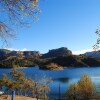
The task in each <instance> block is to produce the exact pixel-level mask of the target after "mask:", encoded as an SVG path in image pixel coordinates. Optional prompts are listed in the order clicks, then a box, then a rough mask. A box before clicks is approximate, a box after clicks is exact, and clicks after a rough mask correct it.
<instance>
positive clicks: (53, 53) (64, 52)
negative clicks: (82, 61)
mask: <svg viewBox="0 0 100 100" xmlns="http://www.w3.org/2000/svg"><path fill="white" fill-rule="evenodd" d="M68 55H72V52H71V51H70V50H68V49H67V48H66V47H61V48H58V49H52V50H49V52H48V53H46V54H43V55H42V57H44V58H51V57H59V56H68Z"/></svg>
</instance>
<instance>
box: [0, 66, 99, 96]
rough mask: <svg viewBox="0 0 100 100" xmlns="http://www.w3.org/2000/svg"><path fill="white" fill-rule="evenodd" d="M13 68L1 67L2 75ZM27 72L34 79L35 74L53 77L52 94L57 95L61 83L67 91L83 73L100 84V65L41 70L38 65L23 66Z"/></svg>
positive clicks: (63, 91) (62, 87)
mask: <svg viewBox="0 0 100 100" xmlns="http://www.w3.org/2000/svg"><path fill="white" fill-rule="evenodd" d="M10 70H11V69H0V77H1V75H2V73H8V72H9V71H10ZM23 71H24V72H25V74H26V75H27V76H29V77H31V78H32V79H34V76H36V75H37V77H38V78H39V79H40V78H41V77H43V76H44V75H45V76H46V77H47V78H52V80H53V82H52V83H50V89H51V92H50V94H52V95H56V94H58V93H59V85H60V90H61V93H65V91H66V90H67V88H68V86H69V84H70V83H76V82H77V81H78V80H79V79H80V76H81V75H83V74H88V75H90V77H91V79H92V81H93V82H94V83H95V84H96V85H99V84H100V67H92V68H89V67H88V68H66V69H64V70H58V71H57V70H54V71H50V70H40V69H39V68H38V67H30V68H23Z"/></svg>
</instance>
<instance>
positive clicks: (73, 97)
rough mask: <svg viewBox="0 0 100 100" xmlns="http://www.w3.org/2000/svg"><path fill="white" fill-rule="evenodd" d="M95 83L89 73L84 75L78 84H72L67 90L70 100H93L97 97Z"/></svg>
mask: <svg viewBox="0 0 100 100" xmlns="http://www.w3.org/2000/svg"><path fill="white" fill-rule="evenodd" d="M97 94H98V93H97V90H96V86H95V84H93V83H92V81H91V78H90V77H89V76H88V75H83V76H82V77H81V79H80V80H79V81H78V82H77V83H76V84H70V86H69V88H68V90H67V98H68V100H91V99H92V98H94V97H95V98H98V97H97Z"/></svg>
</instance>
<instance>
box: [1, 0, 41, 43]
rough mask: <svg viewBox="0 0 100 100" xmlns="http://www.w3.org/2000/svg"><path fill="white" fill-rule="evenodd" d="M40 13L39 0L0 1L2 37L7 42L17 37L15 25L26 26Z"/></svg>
mask: <svg viewBox="0 0 100 100" xmlns="http://www.w3.org/2000/svg"><path fill="white" fill-rule="evenodd" d="M38 13H40V9H39V6H38V0H1V1H0V38H1V40H2V41H4V42H7V40H8V39H11V38H15V32H14V31H13V29H14V27H15V26H19V27H20V26H26V25H28V24H30V23H32V22H33V21H34V20H36V18H37V17H36V16H37V14H38Z"/></svg>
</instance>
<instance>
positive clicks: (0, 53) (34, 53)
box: [0, 49, 41, 57]
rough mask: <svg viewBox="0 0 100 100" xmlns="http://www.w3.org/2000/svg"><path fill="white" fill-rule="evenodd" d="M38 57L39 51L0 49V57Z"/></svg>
mask: <svg viewBox="0 0 100 100" xmlns="http://www.w3.org/2000/svg"><path fill="white" fill-rule="evenodd" d="M1 56H7V57H11V56H12V57H30V56H31V57H40V56H41V54H40V52H39V51H10V50H7V49H0V57H1Z"/></svg>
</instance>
